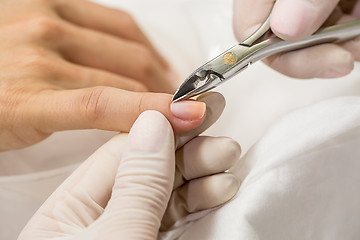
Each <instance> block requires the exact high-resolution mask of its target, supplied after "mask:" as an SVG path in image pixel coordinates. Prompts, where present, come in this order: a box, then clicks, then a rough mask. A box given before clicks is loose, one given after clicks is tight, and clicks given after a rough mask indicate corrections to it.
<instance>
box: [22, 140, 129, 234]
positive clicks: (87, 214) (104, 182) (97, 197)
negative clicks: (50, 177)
mask: <svg viewBox="0 0 360 240" xmlns="http://www.w3.org/2000/svg"><path fill="white" fill-rule="evenodd" d="M126 140H127V135H125V134H123V135H118V136H115V137H114V138H113V139H111V140H110V141H109V142H107V143H106V144H105V145H103V146H102V147H101V148H99V149H98V150H97V151H96V152H95V153H94V154H93V155H92V156H90V157H89V158H88V159H87V160H86V161H85V162H84V163H83V164H82V165H81V166H80V167H79V168H78V169H76V170H75V171H74V172H73V173H72V174H71V176H70V177H68V178H67V179H66V180H65V181H64V183H63V184H61V186H60V187H58V188H57V189H56V191H55V192H54V193H53V194H52V195H51V196H50V197H49V198H48V199H47V200H46V202H45V203H44V204H43V205H42V206H41V207H40V209H39V210H38V211H37V212H36V213H35V215H34V216H33V217H32V219H31V220H30V221H29V222H28V224H27V225H26V227H25V228H24V229H23V231H22V233H21V234H20V236H19V239H36V240H40V239H49V238H52V237H57V236H61V235H62V234H63V235H64V236H68V235H76V234H78V233H79V232H81V231H82V230H83V229H85V228H86V227H87V226H89V225H90V224H92V223H93V222H94V221H95V220H96V219H97V218H98V217H99V216H100V215H101V214H102V213H103V209H104V208H105V206H106V205H107V203H108V201H109V199H110V196H111V190H112V187H113V185H114V180H115V176H116V171H117V167H118V165H119V161H120V159H121V156H122V153H123V148H124V146H125V144H126Z"/></svg>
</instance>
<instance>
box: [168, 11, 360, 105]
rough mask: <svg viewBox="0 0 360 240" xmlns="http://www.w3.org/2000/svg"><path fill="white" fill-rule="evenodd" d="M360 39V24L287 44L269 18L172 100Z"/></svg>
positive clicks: (324, 30)
mask: <svg viewBox="0 0 360 240" xmlns="http://www.w3.org/2000/svg"><path fill="white" fill-rule="evenodd" d="M357 36H360V20H357V21H353V22H349V23H344V24H339V25H334V26H330V27H326V28H322V29H320V30H319V31H317V32H316V33H314V34H313V35H311V36H310V37H308V38H306V39H305V40H302V41H298V42H289V41H284V40H282V39H280V38H278V37H276V36H275V35H274V34H273V33H272V32H271V29H270V17H268V18H267V20H266V21H265V22H264V23H263V24H262V25H261V26H260V28H259V29H258V30H257V31H256V32H255V33H254V34H253V35H251V36H250V37H249V38H247V39H246V40H245V41H243V42H241V43H239V44H237V45H235V46H233V47H232V48H230V49H228V50H227V51H225V52H223V53H221V54H220V55H219V56H217V57H216V58H214V59H212V60H210V61H209V62H208V63H206V64H204V65H203V66H201V67H200V68H198V69H197V70H196V71H194V72H193V73H192V74H191V75H190V76H189V77H188V78H187V79H186V80H185V81H184V82H183V84H182V85H181V86H180V87H179V89H178V90H177V91H176V93H175V94H174V96H173V99H172V100H173V101H174V102H176V101H180V100H184V99H189V98H192V97H195V96H197V95H199V94H202V93H204V92H207V91H209V90H211V89H213V88H215V87H217V86H219V85H220V84H222V83H224V82H225V81H227V80H228V79H230V78H232V77H233V76H235V75H237V74H238V73H240V72H241V71H242V70H244V69H246V68H247V67H248V66H249V65H250V64H252V63H254V62H256V61H259V60H262V59H264V58H266V57H269V56H272V55H275V54H278V53H283V52H288V51H293V50H298V49H302V48H307V47H311V46H315V45H319V44H323V43H335V42H341V41H346V40H350V39H353V38H355V37H357Z"/></svg>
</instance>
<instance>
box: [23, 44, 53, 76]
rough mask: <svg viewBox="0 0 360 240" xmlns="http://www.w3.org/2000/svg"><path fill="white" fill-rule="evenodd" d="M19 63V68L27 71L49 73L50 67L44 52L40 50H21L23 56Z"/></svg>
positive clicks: (32, 48) (33, 48)
mask: <svg viewBox="0 0 360 240" xmlns="http://www.w3.org/2000/svg"><path fill="white" fill-rule="evenodd" d="M19 61H20V62H19V65H20V67H21V68H22V69H23V70H27V71H29V70H30V71H36V72H39V71H40V72H41V71H49V69H50V67H51V66H50V65H51V64H50V62H51V61H49V57H48V54H47V52H46V50H45V49H41V48H35V47H30V48H29V49H23V55H22V57H21V59H20V60H19Z"/></svg>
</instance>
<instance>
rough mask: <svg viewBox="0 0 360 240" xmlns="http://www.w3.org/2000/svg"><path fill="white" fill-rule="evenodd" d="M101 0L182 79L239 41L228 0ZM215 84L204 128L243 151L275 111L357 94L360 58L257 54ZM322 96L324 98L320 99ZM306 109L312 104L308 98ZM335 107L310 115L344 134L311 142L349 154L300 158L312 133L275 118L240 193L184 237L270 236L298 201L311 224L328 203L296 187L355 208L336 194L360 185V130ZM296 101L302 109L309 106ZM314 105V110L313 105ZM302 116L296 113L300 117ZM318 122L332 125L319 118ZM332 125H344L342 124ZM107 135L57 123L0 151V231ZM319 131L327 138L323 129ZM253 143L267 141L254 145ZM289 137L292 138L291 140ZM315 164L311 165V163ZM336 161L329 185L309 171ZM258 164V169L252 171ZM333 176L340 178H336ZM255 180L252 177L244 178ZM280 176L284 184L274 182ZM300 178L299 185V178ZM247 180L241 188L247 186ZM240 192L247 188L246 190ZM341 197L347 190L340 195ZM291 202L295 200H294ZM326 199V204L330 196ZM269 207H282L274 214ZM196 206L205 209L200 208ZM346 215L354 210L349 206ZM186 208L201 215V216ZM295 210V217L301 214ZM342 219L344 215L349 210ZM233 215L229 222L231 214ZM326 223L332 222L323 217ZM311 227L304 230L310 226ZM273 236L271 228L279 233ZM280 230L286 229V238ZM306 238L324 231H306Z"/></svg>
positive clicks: (13, 225)
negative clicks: (41, 136) (280, 58)
mask: <svg viewBox="0 0 360 240" xmlns="http://www.w3.org/2000/svg"><path fill="white" fill-rule="evenodd" d="M98 1H99V2H102V3H104V4H107V5H110V6H114V7H121V8H123V9H125V10H127V11H129V12H131V13H132V14H133V16H134V17H135V18H136V20H137V21H138V22H139V24H140V25H141V26H142V28H143V29H144V31H145V32H146V33H147V34H148V35H149V36H150V38H151V39H152V41H153V42H154V44H155V45H156V46H157V47H158V48H159V50H160V51H161V52H162V53H163V54H164V55H165V56H166V57H167V58H168V59H169V60H170V61H171V63H172V65H173V66H174V68H175V69H176V70H177V71H178V72H179V75H180V76H181V79H183V78H184V77H186V75H188V74H189V73H190V72H192V71H193V70H194V69H195V68H196V67H198V66H199V65H200V64H202V63H203V62H204V61H206V60H208V59H210V58H211V57H213V56H215V55H217V54H218V53H220V52H221V51H223V50H225V49H227V48H228V47H230V46H231V45H233V44H234V43H235V42H236V41H235V39H234V37H233V35H232V25H231V8H232V1H231V0H172V1H167V0H117V1H115V0H98ZM181 79H180V81H181ZM217 90H219V91H220V92H222V93H223V94H224V95H225V97H226V100H227V107H226V109H225V112H224V114H223V116H222V118H221V119H220V120H219V121H218V122H217V124H216V125H215V126H214V127H212V128H211V129H210V130H209V131H208V132H207V133H208V134H210V135H224V136H230V137H233V138H234V139H236V140H237V141H239V142H240V143H241V145H242V147H243V152H244V153H245V152H247V151H248V149H249V148H250V147H251V146H252V145H253V144H254V143H255V142H256V141H258V140H259V139H260V138H261V137H262V136H263V135H264V133H265V132H266V130H267V129H268V128H269V126H271V125H272V124H274V123H275V122H277V120H278V119H279V118H280V116H282V115H284V114H285V113H287V112H288V111H290V110H292V109H295V108H298V107H302V106H306V105H309V104H311V103H314V102H317V101H319V100H323V99H329V98H333V97H336V96H352V95H353V96H359V95H360V69H359V66H356V69H355V70H354V72H353V73H352V74H350V75H349V76H347V77H344V78H341V79H333V80H317V79H315V80H307V81H304V80H303V81H300V80H294V79H290V78H287V77H285V76H282V75H281V74H278V73H276V72H275V71H273V70H271V69H269V68H268V67H266V66H265V65H263V64H262V63H257V64H255V65H253V66H251V67H250V68H248V69H247V70H246V71H244V72H243V73H241V74H240V75H239V76H238V77H236V78H235V79H233V80H231V81H230V82H229V83H227V84H224V85H222V86H221V87H219V88H218V89H217ZM339 101H340V102H341V101H343V103H344V102H346V101H349V103H353V104H351V106H352V107H354V109H356V106H355V105H357V104H359V102H358V100H357V99H356V98H351V99H346V100H339ZM331 104H332V103H331ZM325 105H327V106H330V105H328V104H327V103H326V104H325V103H324V105H320V106H325ZM346 105H347V104H345V106H346ZM317 106H319V105H317ZM311 109H313V108H312V107H311ZM336 109H337V110H336V111H335V110H334V112H331V113H330V112H329V114H330V115H329V116H328V118H326V119H324V118H321V116H319V118H314V119H315V120H316V119H322V120H323V121H325V120H327V121H325V122H329V123H328V124H330V123H331V121H334V122H333V124H335V125H336V127H337V129H338V130H339V129H342V131H343V134H340V133H339V135H341V136H344V138H341V137H337V136H336V137H335V136H332V135H331V136H330V135H323V138H322V139H318V142H317V143H318V144H320V143H321V142H322V144H323V145H321V144H320V145H321V146H324V147H320V148H319V151H320V152H322V154H323V155H321V156H324V157H327V156H328V155H327V153H326V151H322V150H323V149H325V146H326V148H328V149H330V150H331V151H334V152H337V151H338V150H339V151H338V154H339V155H340V157H339V158H344V159H345V160H344V162H346V164H338V163H339V162H338V161H337V160H332V161H330V160H329V161H328V162H326V160H325V159H322V160H319V161H315V162H308V161H305V160H301V156H298V155H297V153H298V152H294V149H295V150H296V149H298V150H304V146H309V145H308V140H307V139H306V138H303V139H302V141H300V142H299V141H297V142H293V141H292V140H294V139H297V138H298V137H299V136H303V134H302V133H297V135H299V136H297V135H287V134H286V135H284V136H283V135H281V134H284V133H286V132H283V133H281V129H283V128H281V127H278V128H277V129H278V130H276V131H275V130H273V131H272V133H268V134H267V138H265V139H263V140H262V141H261V144H258V145H257V147H255V148H254V149H252V150H251V152H250V153H249V154H248V155H247V156H246V158H245V159H246V160H248V161H249V162H250V163H253V164H255V162H257V163H256V165H255V167H254V169H253V172H251V174H250V175H249V177H248V178H247V179H246V181H245V183H244V185H243V187H242V188H241V191H240V194H239V196H238V198H236V201H233V202H231V203H230V204H228V205H226V206H225V207H224V208H221V210H219V211H217V212H213V213H211V214H210V215H208V216H207V217H206V218H204V219H202V220H201V221H198V222H197V223H196V224H192V226H193V227H191V228H186V229H187V232H186V233H185V235H183V237H182V238H183V239H236V238H233V237H235V236H239V237H241V238H240V239H257V238H261V239H271V238H269V237H264V235H263V234H266V236H269V234H282V233H284V234H285V233H286V231H285V227H286V225H283V224H285V223H290V222H289V221H288V219H287V216H288V215H286V214H288V213H294V214H295V213H299V211H300V210H301V211H304V213H306V214H309V213H312V214H313V215H314V216H315V215H316V214H317V217H318V218H314V221H309V224H310V223H313V222H314V223H316V221H317V222H321V218H322V216H323V215H322V214H323V213H324V210H325V209H326V210H328V208H325V206H324V207H323V208H320V209H319V210H317V209H318V205H314V206H317V207H311V206H312V205H311V204H310V203H311V199H309V201H305V200H306V199H304V202H303V205H298V204H295V203H297V202H296V201H295V200H296V199H295V200H294V199H293V198H290V197H291V196H292V194H290V195H287V193H294V191H295V192H296V193H297V194H299V195H301V196H303V195H304V194H308V193H318V194H319V195H321V194H324V196H330V194H333V195H331V196H332V198H334V197H336V196H338V197H337V198H335V200H334V202H332V204H333V205H335V202H336V201H338V204H342V206H344V207H348V206H349V208H348V209H347V211H345V210H344V212H343V213H342V212H341V211H340V210H339V209H338V211H340V212H339V213H338V215H334V216H340V215H341V214H342V215H341V216H345V215H344V214H347V213H351V212H350V211H353V212H356V210H358V209H355V207H354V208H350V206H352V205H350V204H348V202H346V201H342V200H341V199H342V198H341V197H342V196H348V195H347V194H348V193H349V192H346V191H352V192H353V194H354V196H357V195H356V194H359V193H358V192H357V188H356V187H357V186H356V185H355V184H351V183H356V182H359V181H358V180H359V179H357V178H356V177H357V176H356V174H355V173H356V172H357V171H356V170H357V169H358V167H359V166H358V165H356V159H359V156H360V155H359V153H358V152H357V151H358V150H357V149H356V147H354V144H355V143H356V141H357V140H358V138H357V136H358V135H357V133H358V132H359V131H358V130H356V131H355V127H354V131H350V130H349V129H348V125H346V124H348V122H346V124H345V123H344V124H343V125H341V124H340V123H337V121H338V120H336V119H339V118H340V116H339V114H343V113H345V112H341V109H342V107H337V108H336ZM302 111H303V112H304V111H305V110H302ZM354 111H355V110H354ZM356 111H357V110H356ZM356 111H355V112H356ZM305 112H306V111H305ZM351 112H352V110H347V111H346V113H347V114H349V113H351ZM310 113H311V112H310ZM310 115H312V113H311V114H310ZM310 115H306V114H304V113H302V115H301V117H304V119H306V118H308V119H311V118H310V117H311V116H310ZM336 117H337V118H336ZM332 119H334V120H332ZM298 120H301V118H300V119H298ZM354 121H355V120H354ZM284 122H285V123H284ZM282 123H283V124H282V125H281V124H280V125H281V126H287V127H286V131H287V132H289V133H291V132H292V131H295V130H296V128H294V127H292V126H295V123H294V124H290V123H289V122H287V121H284V120H283V121H282ZM300 123H301V122H300ZM353 123H354V122H353ZM318 126H323V124H322V123H321V124H318V125H312V124H309V126H308V127H309V131H310V132H314V133H315V134H314V135H306V136H308V137H309V138H311V137H314V136H321V134H324V133H326V132H327V131H326V130H322V131H320V130H319V129H317V127H318ZM324 126H330V125H326V124H324ZM329 128H330V127H329ZM283 130H284V129H283ZM306 130H307V129H306ZM338 132H340V130H339V131H338ZM317 133H318V134H317ZM112 135H113V133H110V132H101V131H77V132H62V133H58V134H54V135H53V136H52V137H50V138H49V139H47V140H46V141H44V142H42V143H40V144H38V145H35V146H32V147H29V148H26V149H23V150H19V151H11V152H6V153H1V154H0V175H1V176H2V177H0V202H1V203H2V204H1V205H0V239H4V240H5V239H6V240H8V239H15V238H16V236H17V234H18V232H19V231H20V229H21V228H22V227H23V225H24V224H25V223H26V221H27V220H28V219H29V217H30V216H31V215H32V214H33V212H34V211H35V210H36V209H37V208H38V207H39V206H40V204H41V203H42V202H43V201H44V200H45V199H46V197H47V196H48V195H49V194H50V193H51V192H52V191H53V190H54V189H55V188H56V186H57V185H58V184H59V183H60V182H61V181H62V180H63V179H64V178H65V177H66V176H67V175H68V174H70V172H71V171H72V170H73V169H74V168H75V167H76V166H77V165H78V164H79V162H81V161H82V160H84V159H86V157H87V156H89V155H90V154H91V153H92V152H93V151H94V150H95V149H96V148H97V147H98V146H100V145H101V144H102V143H104V142H105V141H106V140H107V139H109V138H110V137H111V136H112ZM325 136H327V137H328V138H325ZM266 139H277V141H278V142H279V144H277V145H276V146H275V144H274V143H273V141H272V140H266ZM349 139H353V140H351V141H355V143H354V142H351V141H350V140H349ZM309 141H310V140H309ZM290 143H291V144H290ZM326 144H328V145H326ZM259 145H260V146H263V147H259ZM266 146H268V147H269V148H270V147H271V149H272V148H273V147H277V148H281V149H280V150H281V151H282V152H286V151H287V152H288V153H289V154H290V155H291V154H294V155H291V157H293V158H294V159H292V158H291V159H290V158H289V159H290V160H291V161H290V160H286V159H287V158H286V157H285V156H283V157H282V158H277V157H278V156H277V155H276V154H275V155H276V156H274V158H273V160H272V161H270V160H268V159H267V158H266V157H264V155H265V156H267V155H268V154H270V153H271V154H274V153H273V152H269V151H270V150H271V149H270V150H269V149H266ZM288 147H292V148H291V149H288ZM300 147H302V148H300ZM264 148H265V149H264ZM285 150H286V151H285ZM330 150H329V154H330V153H331V154H330V155H329V156H335V153H334V154H332V152H331V151H330ZM281 151H280V152H281ZM304 151H305V150H304ZM306 151H309V152H308V154H309V157H311V158H315V154H316V152H313V151H312V149H311V148H309V149H306ZM319 154H320V153H319ZM302 157H305V156H302ZM249 159H250V160H249ZM287 161H289V163H290V165H289V166H287V165H285V164H280V162H287ZM277 163H279V164H280V166H282V165H284V166H283V168H281V167H280V168H279V169H278V168H275V167H274V166H273V165H272V164H275V165H276V164H277ZM315 163H317V164H318V165H319V166H321V167H322V166H323V165H324V169H323V170H322V171H320V169H321V167H319V166H317V165H316V164H315ZM325 163H326V164H325ZM336 164H337V165H336ZM313 165H316V166H315V167H314V166H313ZM338 165H339V166H338ZM276 166H277V165H276ZM267 167H268V168H267ZM316 167H317V168H316ZM298 168H299V169H302V171H299V172H297V171H295V170H294V169H298ZM338 168H339V169H340V170H341V171H338V173H337V175H336V174H332V175H335V177H334V178H332V179H326V178H321V179H320V180H322V182H327V183H328V184H329V185H326V186H327V187H326V188H323V189H322V187H321V186H322V185H316V182H317V181H315V180H316V179H312V178H310V176H314V175H315V176H318V177H319V178H320V177H321V176H322V175H321V174H323V175H326V173H328V172H331V173H333V172H336V171H335V170H334V169H338ZM250 169H252V168H250V167H249V168H248V170H250ZM261 169H263V170H262V171H265V170H266V169H270V170H266V171H268V172H266V173H263V174H262V175H261V174H260V175H259V173H260V172H261ZM254 172H255V173H254ZM256 173H257V174H258V175H256ZM280 173H281V174H280ZM320 173H321V174H320ZM239 174H240V173H239ZM242 174H244V173H242ZM293 174H294V176H293ZM255 176H260V177H258V178H256V179H258V180H257V181H255V180H254V178H255ZM342 176H346V178H345V177H344V178H341V177H342ZM308 178H309V181H308V184H306V185H301V184H300V183H301V182H302V181H303V180H304V179H308ZM249 179H250V180H249ZM278 180H281V181H278ZM339 180H342V181H343V182H341V181H340V182H338V181H339ZM251 182H254V183H252V184H250V183H251ZM279 182H280V183H281V184H279ZM345 185H348V187H344V186H345ZM295 186H296V188H295ZM299 186H300V188H298V187H299ZM245 189H247V190H246V191H245ZM296 189H298V190H296ZM322 191H323V192H322ZM334 191H336V192H334ZM244 192H246V195H245V194H244ZM335 193H336V194H335ZM326 194H327V195H326ZM313 195H314V194H309V196H313ZM244 196H246V197H244ZM295 196H296V195H295ZM315 196H316V195H315ZM272 197H273V198H272ZM309 198H310V197H309ZM300 199H301V198H300ZM313 200H314V201H315V200H316V198H315V197H314V199H313ZM317 200H318V201H317V203H319V202H321V201H325V200H326V199H325V200H323V199H317ZM346 200H349V199H347V198H346ZM355 200H358V199H357V198H356V197H355V198H354V201H355ZM257 203H258V204H257ZM345 203H346V204H345ZM294 204H295V205H296V206H297V207H294ZM240 205H241V207H240ZM250 206H251V207H250ZM330 206H332V205H331V204H330ZM248 208H249V209H248ZM231 209H234V210H231ZM274 211H275V212H278V213H279V214H274ZM296 211H297V212H296ZM306 211H307V212H306ZM202 214H203V215H204V214H205V213H202ZM328 214H329V216H332V215H333V213H332V212H331V211H330V212H328ZM358 215H359V214H358ZM239 216H242V217H239ZM346 216H350V215H349V214H348V215H346ZM191 217H193V218H198V217H199V216H191ZM259 219H260V220H261V221H260V220H259ZM269 219H270V220H269ZM293 219H294V221H295V220H298V219H299V218H293ZM338 219H345V217H342V218H338ZM248 220H249V221H248ZM302 220H303V221H304V224H303V225H299V226H298V221H296V223H293V224H292V225H291V226H292V227H294V231H292V228H289V229H288V230H289V231H292V232H293V233H296V231H295V230H299V231H300V230H301V229H304V227H305V226H310V225H306V224H305V223H307V219H306V218H302ZM330 220H331V219H330ZM350 220H351V219H350ZM350 220H349V221H348V222H344V223H347V225H348V226H350V225H351V224H353V227H357V225H356V222H355V221H350ZM344 221H345V220H344ZM185 222H186V221H185ZM229 222H230V223H231V224H229ZM264 222H266V223H268V222H273V223H274V224H275V223H277V225H276V226H275V225H274V226H272V225H271V226H270V227H271V229H267V228H262V226H266V225H264V224H263V223H264ZM358 222H359V221H358ZM299 224H300V223H299ZM179 225H182V223H181V222H180V223H179ZM182 226H184V225H182ZM323 226H324V227H325V226H329V224H328V225H323ZM267 227H269V226H267ZM184 229H185V228H179V229H178V230H179V231H178V232H176V231H175V232H173V233H174V234H178V233H181V234H182V233H183V230H184ZM196 229H202V230H204V229H206V232H207V233H208V234H209V235H211V237H212V238H210V236H204V235H199V234H200V233H199V232H197V231H198V230H196ZM344 229H345V228H344ZM352 229H354V228H352ZM326 230H327V232H328V234H329V236H334V237H335V236H336V235H332V232H333V231H335V230H336V229H335V230H334V229H326ZM311 233H312V232H311V231H310V232H309V234H311ZM353 233H355V232H353ZM236 234H240V235H236ZM241 234H247V235H241ZM251 234H252V235H251ZM304 234H305V233H299V234H298V235H297V236H298V237H299V239H306V238H305V237H306V236H305V237H303V238H301V237H302V236H303V235H304ZM221 236H222V237H221ZM273 236H274V237H275V236H276V235H273ZM285 236H286V237H287V238H282V237H285ZM276 237H277V238H274V239H296V238H292V237H289V235H282V236H276ZM307 239H321V238H312V236H308V238H307ZM323 239H331V238H323ZM333 239H339V238H333ZM341 239H354V238H350V237H349V238H341Z"/></svg>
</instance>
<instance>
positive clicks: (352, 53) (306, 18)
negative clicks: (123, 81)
mask: <svg viewBox="0 0 360 240" xmlns="http://www.w3.org/2000/svg"><path fill="white" fill-rule="evenodd" d="M270 12H271V29H272V31H273V32H274V33H275V34H276V35H277V36H279V37H280V38H282V39H284V40H288V41H297V40H302V39H305V38H307V37H309V36H310V35H311V34H313V33H314V32H315V31H316V30H318V29H319V28H320V27H321V26H322V25H326V26H328V25H335V24H338V23H344V22H348V21H353V20H356V19H358V18H360V1H359V0H276V1H275V0H259V1H254V0H234V30H235V34H236V36H237V38H238V40H239V41H241V40H244V39H245V38H246V37H248V36H250V35H251V34H252V33H253V32H254V31H255V30H256V29H257V28H258V27H259V26H260V25H261V23H263V22H264V21H265V19H266V18H267V17H268V16H269V14H270ZM359 59H360V42H359V40H358V39H355V40H350V41H347V42H345V43H339V44H322V45H319V46H315V47H311V48H306V49H303V50H298V51H294V52H289V53H284V54H280V55H276V56H272V57H269V58H267V59H265V60H264V61H265V63H266V64H268V65H269V66H270V67H272V68H274V69H275V70H277V71H279V72H281V73H283V74H286V75H288V76H291V77H296V78H313V77H318V78H335V77H341V76H344V75H346V74H348V73H350V72H351V70H352V69H353V65H354V61H355V60H356V61H357V60H359Z"/></svg>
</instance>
